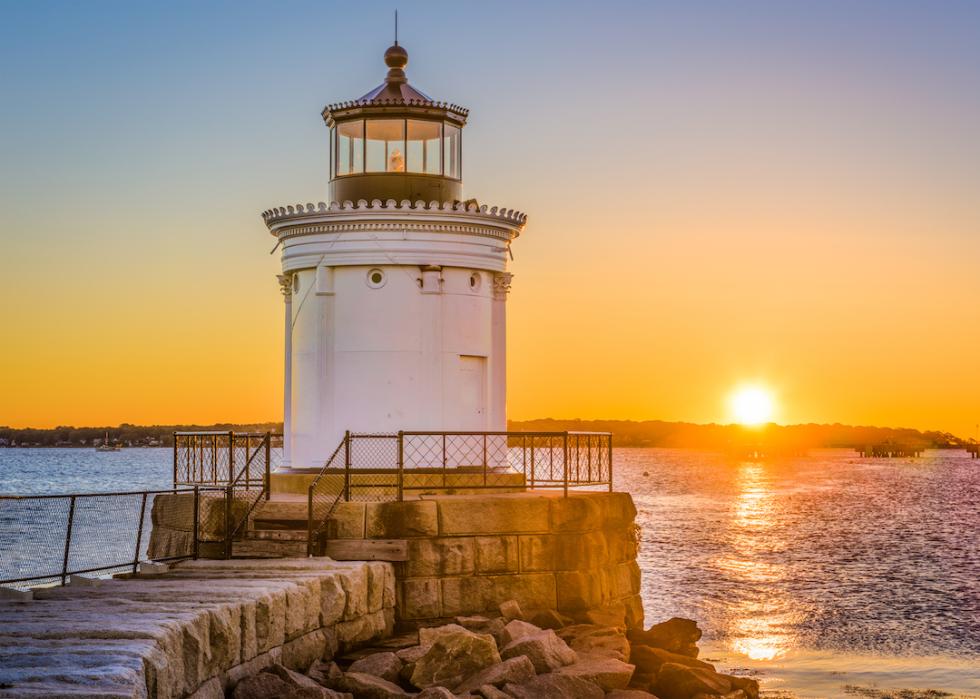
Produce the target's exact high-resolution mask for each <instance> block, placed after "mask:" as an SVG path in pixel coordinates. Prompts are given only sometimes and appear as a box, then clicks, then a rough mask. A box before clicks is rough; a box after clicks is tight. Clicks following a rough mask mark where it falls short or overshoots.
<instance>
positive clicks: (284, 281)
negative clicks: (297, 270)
mask: <svg viewBox="0 0 980 699" xmlns="http://www.w3.org/2000/svg"><path fill="white" fill-rule="evenodd" d="M276 279H278V280H279V291H280V292H281V293H282V295H283V297H284V298H285V300H286V301H289V299H290V297H291V296H292V295H293V275H291V274H277V275H276Z"/></svg>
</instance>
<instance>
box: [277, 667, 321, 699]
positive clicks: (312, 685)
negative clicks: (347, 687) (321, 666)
mask: <svg viewBox="0 0 980 699" xmlns="http://www.w3.org/2000/svg"><path fill="white" fill-rule="evenodd" d="M262 672H268V673H269V674H272V675H275V676H276V677H278V678H279V679H281V680H282V681H283V682H285V683H286V684H288V685H291V686H293V687H296V688H303V687H305V688H306V689H313V690H316V692H317V696H324V695H323V694H320V693H321V692H326V691H327V690H325V689H324V688H323V686H321V685H320V683H319V682H317V681H316V680H314V679H312V678H310V677H307V676H306V675H301V674H300V673H298V672H293V671H292V670H290V669H289V668H288V667H284V666H282V665H280V664H279V663H275V664H273V665H270V666H269V667H267V668H265V669H264V670H263V671H262Z"/></svg>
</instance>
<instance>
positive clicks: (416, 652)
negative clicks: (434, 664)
mask: <svg viewBox="0 0 980 699" xmlns="http://www.w3.org/2000/svg"><path fill="white" fill-rule="evenodd" d="M430 646H431V644H430ZM430 646H409V647H408V648H402V649H401V650H396V651H395V657H397V658H398V659H399V660H401V661H402V662H403V663H414V662H415V661H417V660H418V659H419V658H421V657H422V656H423V655H425V652H426V651H427V650H429V648H430Z"/></svg>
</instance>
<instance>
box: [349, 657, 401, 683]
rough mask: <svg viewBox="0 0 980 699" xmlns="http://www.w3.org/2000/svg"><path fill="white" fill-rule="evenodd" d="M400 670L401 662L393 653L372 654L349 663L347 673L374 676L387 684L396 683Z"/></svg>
mask: <svg viewBox="0 0 980 699" xmlns="http://www.w3.org/2000/svg"><path fill="white" fill-rule="evenodd" d="M401 669H402V661H401V660H400V659H399V658H398V656H397V655H395V654H394V653H372V654H371V655H366V656H364V657H363V658H361V659H360V660H357V661H355V662H353V663H351V666H350V667H349V668H347V671H348V672H360V673H363V674H365V675H374V676H375V677H380V678H382V679H385V680H388V681H389V682H397V681H398V673H400V672H401Z"/></svg>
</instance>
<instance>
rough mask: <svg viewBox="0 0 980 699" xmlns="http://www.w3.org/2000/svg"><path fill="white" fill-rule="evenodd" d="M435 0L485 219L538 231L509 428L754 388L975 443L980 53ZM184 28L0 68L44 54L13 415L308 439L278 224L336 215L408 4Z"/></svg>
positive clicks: (22, 187) (809, 418)
mask: <svg viewBox="0 0 980 699" xmlns="http://www.w3.org/2000/svg"><path fill="white" fill-rule="evenodd" d="M316 7H317V6H316V5H310V11H311V12H313V11H315V8H316ZM438 7H441V6H438ZM438 7H437V6H436V5H433V6H431V7H428V8H421V7H420V8H419V9H418V10H414V9H413V13H418V14H417V15H416V16H415V19H414V20H413V19H412V18H411V17H410V18H408V19H407V20H406V22H407V24H406V25H404V27H403V32H404V34H403V42H402V43H404V44H405V46H406V48H407V49H408V51H409V53H410V57H411V58H410V63H409V67H408V75H409V79H410V81H411V82H412V83H413V84H416V85H418V86H419V87H420V88H422V89H423V90H425V91H427V92H428V93H429V94H433V95H434V96H435V97H437V98H445V99H447V100H451V101H454V102H457V103H461V104H464V105H467V106H468V107H470V108H471V110H472V114H471V117H470V121H469V125H468V126H467V128H466V131H465V139H464V146H463V147H464V150H465V157H464V163H465V170H464V178H465V189H466V194H467V196H474V197H477V198H479V199H480V201H481V202H485V203H488V204H490V205H502V206H506V207H509V208H518V209H520V210H522V211H525V212H527V213H528V215H529V223H528V226H527V229H526V231H525V234H524V235H523V236H522V237H521V238H520V239H518V240H517V241H516V242H515V243H514V246H513V251H514V256H515V260H514V262H513V264H512V267H511V271H512V272H514V274H515V278H514V282H513V287H512V291H511V294H510V297H509V301H508V314H509V325H508V393H509V395H508V414H509V417H510V418H511V419H518V420H520V419H531V418H540V417H556V418H573V417H581V418H606V419H635V420H643V419H662V420H684V421H691V422H730V421H731V420H732V415H731V414H730V409H729V405H728V400H729V397H730V393H731V391H732V390H733V389H734V388H735V387H736V386H738V385H740V384H744V383H757V384H760V385H763V386H766V387H768V388H769V389H770V390H771V391H772V392H773V393H774V395H775V400H776V410H775V415H774V418H775V420H776V421H777V422H780V423H786V424H788V423H799V422H817V423H832V422H840V423H847V424H861V425H868V424H874V425H886V426H907V427H916V428H920V429H941V430H949V431H952V432H954V433H955V434H957V435H959V436H962V437H974V436H975V435H976V424H977V423H978V422H980V362H978V358H980V236H978V235H977V232H978V230H980V196H978V192H980V99H977V97H976V95H977V94H980V91H978V90H977V89H976V88H977V86H978V85H980V50H978V49H977V48H976V45H977V43H980V42H972V43H971V42H970V41H968V39H972V38H976V37H970V36H964V35H963V34H962V32H965V31H966V30H964V29H962V28H961V27H959V26H958V23H957V22H956V21H954V20H955V18H951V19H949V20H948V24H947V23H942V24H928V23H927V24H926V25H925V26H922V23H921V22H920V23H919V24H920V27H919V28H918V29H917V28H916V27H915V26H914V24H915V22H913V21H912V20H913V19H914V18H909V25H908V26H907V27H905V29H904V31H905V32H906V33H905V34H902V35H901V37H900V38H901V41H899V40H898V39H895V38H894V35H890V36H892V38H891V39H885V38H882V36H880V35H876V34H875V33H874V31H873V28H874V27H876V26H877V23H878V22H880V21H882V19H881V18H880V17H877V16H874V15H873V13H870V12H869V13H868V14H869V16H867V17H866V16H860V17H853V16H847V15H846V13H844V12H843V10H841V16H839V17H834V16H830V17H827V16H823V15H821V17H819V18H817V19H819V20H820V21H809V22H803V21H801V20H800V18H798V17H792V16H789V14H786V15H785V16H784V15H780V14H779V12H775V16H774V17H769V18H767V20H766V21H769V22H775V23H776V24H777V25H778V24H779V22H780V21H782V22H783V24H782V25H779V26H778V29H779V31H778V32H773V31H772V27H771V26H761V24H759V23H760V22H762V20H756V22H755V23H752V22H748V20H745V19H744V18H735V19H731V18H729V19H730V21H729V22H728V23H727V24H723V23H721V22H720V20H718V21H717V22H716V23H715V24H714V25H712V26H711V27H710V31H709V30H708V29H706V28H704V27H702V26H701V25H699V24H698V22H699V21H700V20H699V19H698V18H697V16H696V14H695V13H690V14H689V13H687V12H685V11H684V10H681V9H677V10H675V11H673V12H672V13H670V14H661V15H658V14H657V13H655V12H653V11H652V10H649V9H648V8H645V7H641V6H638V5H630V4H628V3H627V4H625V5H624V6H623V7H621V8H620V10H621V12H620V13H619V14H618V15H617V17H618V19H616V20H615V21H613V20H608V18H607V20H608V21H607V20H603V21H605V22H606V24H600V25H597V24H596V20H595V18H594V17H592V16H591V15H590V13H592V12H595V11H596V10H595V9H594V8H593V9H586V8H582V9H581V10H579V9H576V8H572V9H569V10H568V22H569V30H568V34H567V36H566V37H565V40H563V41H557V40H553V39H548V38H546V37H545V35H546V34H547V27H548V17H547V13H545V12H544V11H541V12H540V13H539V12H538V11H537V10H526V11H525V10H522V9H521V6H520V5H517V4H514V5H506V6H504V9H503V10H501V12H500V13H499V14H500V16H496V13H494V12H491V11H490V9H489V8H486V9H477V8H475V7H472V8H468V9H467V10H466V12H467V13H469V14H470V15H472V17H470V19H473V20H474V22H475V23H476V25H477V26H471V24H473V23H471V22H468V21H463V20H460V19H458V18H457V19H453V18H452V17H448V16H445V12H444V11H440V10H439V9H438ZM835 7H838V8H843V7H845V6H844V5H836V6H835ZM157 11H160V12H162V11H163V10H157ZM207 11H213V10H207ZM964 11H965V10H964ZM25 12H26V10H25ZM133 12H136V10H133ZM175 12H178V11H177V10H175ZM179 12H183V13H186V16H184V15H181V16H179V17H176V18H174V17H171V16H169V15H168V16H167V17H166V18H165V19H166V20H167V21H163V22H156V23H153V22H149V23H147V22H144V21H137V19H140V20H145V19H146V18H143V17H139V18H138V17H136V16H133V17H131V18H130V19H131V20H132V25H131V26H130V25H127V26H128V29H129V31H130V32H132V33H134V35H133V36H130V37H129V38H128V39H127V40H126V42H124V43H121V44H120V45H118V46H115V45H113V47H112V50H109V49H105V52H106V53H105V55H103V54H102V53H100V51H102V49H100V48H99V43H100V42H103V43H105V42H108V43H109V44H113V42H117V41H119V42H122V41H123V40H122V39H117V38H114V37H115V35H114V34H113V28H112V26H105V27H104V29H103V30H102V31H103V32H104V33H103V34H96V35H95V36H86V37H82V36H80V35H79V36H76V35H75V34H73V33H72V32H73V31H75V29H73V28H72V26H71V25H70V23H69V21H68V19H65V20H64V21H65V25H64V26H63V27H61V31H63V32H65V33H66V35H67V36H68V37H69V38H70V41H69V48H70V49H71V51H72V52H74V54H75V55H77V56H79V57H80V58H79V64H78V65H68V64H65V63H58V62H57V61H55V60H54V59H51V60H52V61H53V62H52V64H51V65H48V64H45V63H44V60H43V59H42V58H41V56H42V53H43V51H44V50H45V46H48V47H50V46H51V45H53V44H51V42H53V41H54V39H55V38H56V37H55V36H54V35H45V36H31V35H30V32H28V34H27V36H25V37H23V38H22V39H21V40H20V41H21V42H22V43H20V44H17V45H15V46H8V48H7V49H0V51H11V52H12V53H13V52H14V51H15V50H17V51H20V52H22V54H21V55H22V56H23V52H28V54H27V55H28V57H29V58H32V59H33V60H21V61H20V62H19V63H18V71H17V72H16V75H15V76H7V77H0V89H2V90H3V93H4V94H5V95H8V96H10V97H12V98H16V99H14V100H13V102H15V103H16V106H12V107H11V109H10V111H9V112H8V113H7V114H6V115H5V116H0V126H2V129H0V131H2V135H0V156H2V157H0V190H2V192H0V205H2V206H3V210H4V220H3V222H2V224H0V226H2V232H3V243H4V251H3V253H2V254H0V323H2V326H0V327H2V330H0V333H2V342H0V425H9V426H13V427H25V426H34V427H51V426H56V425H76V426H82V425H114V424H118V423H120V422H130V423H137V424H173V423H198V424H208V423H214V422H254V421H265V420H281V418H282V342H283V337H282V299H281V296H280V294H279V291H278V286H277V283H276V280H275V274H276V273H277V271H278V255H271V256H270V255H269V254H268V253H269V250H271V249H272V247H273V245H274V244H275V241H274V239H273V238H272V237H271V236H269V235H268V233H267V232H266V230H265V227H264V225H263V223H262V220H261V218H260V217H259V212H260V211H262V210H263V209H266V208H269V207H271V206H276V205H281V204H285V203H295V202H306V201H320V200H322V199H324V197H325V192H326V181H327V165H326V162H327V146H326V128H325V127H324V126H323V124H322V121H320V118H319V110H320V108H321V107H322V106H323V104H326V103H327V102H333V101H337V100H342V99H349V98H353V97H356V96H357V95H359V94H361V93H363V92H366V91H367V90H368V89H370V88H371V87H372V86H374V85H375V84H376V83H378V82H380V80H381V78H382V76H383V66H382V64H381V60H380V57H381V53H382V52H383V50H384V48H385V47H386V46H387V41H388V37H387V36H386V35H384V36H376V35H375V34H376V32H374V31H373V29H372V27H373V24H374V23H376V21H380V20H378V17H381V16H385V17H386V16H387V13H388V8H387V6H384V7H382V6H380V4H379V7H377V8H372V9H370V10H364V13H365V14H364V16H363V17H360V16H357V15H356V13H353V14H352V16H351V18H350V21H351V22H352V23H354V24H355V25H356V27H357V28H358V31H360V32H361V33H362V34H363V35H364V36H368V37H369V39H370V40H362V41H358V42H352V40H350V39H349V38H347V34H346V33H344V32H341V31H340V30H339V29H329V28H324V27H322V26H321V27H320V30H322V31H325V32H331V31H333V32H335V34H331V35H330V36H329V37H328V38H329V39H331V40H329V41H328V40H324V41H321V42H319V43H316V44H315V45H314V42H312V41H310V42H309V43H307V42H304V41H301V40H297V41H296V42H295V45H290V46H283V47H282V54H283V55H269V54H268V53H266V52H255V51H254V46H255V45H256V44H257V42H258V41H259V40H260V38H261V36H262V32H263V30H264V29H265V28H266V26H267V23H268V21H269V17H267V16H265V15H263V14H262V13H263V12H264V10H262V9H260V8H250V9H249V11H248V12H246V13H243V16H241V17H237V16H236V18H234V19H233V20H229V25H228V35H227V36H226V37H224V38H222V39H221V41H222V42H224V43H223V46H222V50H221V51H218V50H217V49H208V48H205V47H204V45H203V44H200V43H198V42H197V40H198V39H202V37H203V36H204V33H203V30H201V31H202V33H201V35H200V36H196V35H195V36H191V37H190V38H188V37H187V33H188V32H195V31H198V30H196V29H195V28H194V26H196V22H197V18H196V16H195V14H194V10H193V6H189V7H186V8H183V9H182V10H179ZM785 12H786V13H789V11H788V10H786V11H785ZM813 12H816V10H813ZM881 12H886V10H885V9H882V10H881ZM719 14H724V11H721V10H719ZM103 19H104V18H103ZM124 19H125V18H124ZM808 19H811V20H813V19H814V18H808ZM476 20H478V22H477V21H476ZM961 20H962V18H961ZM118 21H123V20H118ZM25 22H26V20H25ZM92 22H93V25H94V23H95V20H94V19H93V20H92ZM413 22H414V25H413V24H412V23H413ZM937 22H938V20H937ZM205 24H206V23H205ZM312 24H317V23H315V22H314V23H312ZM709 24H710V23H709ZM959 24H962V22H960V23H959ZM15 25H16V23H15ZM515 25H519V26H515ZM633 25H635V26H633ZM715 25H717V26H715ZM25 26H27V25H26V24H25ZM31 26H33V25H31ZM504 26H507V27H512V29H511V30H510V33H509V34H508V35H507V37H506V39H502V41H505V42H506V46H505V47H498V50H497V51H496V52H494V53H493V54H491V55H488V53H489V52H488V51H487V50H486V46H484V44H485V43H486V41H487V39H486V36H490V35H495V36H501V34H495V32H493V31H490V29H492V28H493V27H498V28H502V27H504ZM903 26H904V25H903ZM15 28H16V26H15ZM862 28H864V29H866V30H867V31H866V33H864V34H862ZM21 29H23V27H21ZM83 30H84V27H79V28H78V29H77V31H79V32H81V31H83ZM91 30H92V27H89V31H91ZM25 31H26V30H25ZM31 31H41V30H35V29H32V30H31ZM297 31H306V30H302V29H297ZM308 31H313V30H312V29H309V30H308ZM139 32H147V33H148V34H146V35H141V34H139ZM436 32H442V34H440V36H442V37H443V39H444V40H440V41H431V40H430V39H431V38H432V36H431V35H432V34H433V33H436ZM649 32H655V36H653V37H652V38H650V37H648V34H649ZM814 33H815V37H813V38H808V37H809V35H810V34H814ZM976 33H980V32H974V34H976ZM354 34H357V32H354ZM672 34H678V36H677V37H676V38H672ZM644 37H647V38H650V43H649V44H641V42H642V41H643V40H644ZM718 37H721V38H722V40H723V41H724V42H727V43H724V44H723V45H722V47H723V48H726V49H727V50H721V49H720V48H718V43H717V41H718V40H719V39H718ZM0 38H7V39H9V40H10V41H14V40H15V39H17V37H14V36H13V35H11V36H9V37H4V36H0ZM653 39H656V41H653ZM536 41H537V42H538V43H537V44H535V42H536ZM587 41H592V42H593V44H594V45H595V46H596V47H597V50H595V51H590V52H584V51H581V50H580V47H581V46H583V45H585V42H587ZM129 42H132V43H129ZM699 42H700V43H699ZM712 42H714V43H712ZM869 42H870V47H869V46H868V43H869ZM875 42H877V43H875ZM8 43H9V42H8ZM709 44H710V45H711V46H713V47H714V48H711V46H709ZM29 45H30V46H33V48H30V47H29ZM136 46H139V47H140V50H138V51H137V50H136V48H135V47H136ZM481 46H483V48H480V47H481ZM647 46H652V47H655V48H645V47H647ZM577 47H578V48H577ZM916 47H917V48H918V49H919V50H918V51H915V50H912V49H914V48H916ZM927 49H928V52H931V53H928V52H927ZM66 50H67V49H66ZM188 52H189V53H188ZM257 54H258V55H257ZM504 54H506V55H504ZM0 55H2V54H0ZM337 55H343V56H344V57H345V64H344V65H342V66H338V65H336V61H334V57H335V56H337ZM449 56H451V57H452V60H448V58H447V57H449ZM130 59H131V60H132V62H133V63H134V64H135V65H134V66H129V67H126V68H122V67H119V66H120V61H122V62H125V61H127V60H130ZM943 61H945V62H947V63H948V64H949V66H947V69H946V70H945V71H944V72H931V71H930V70H929V68H930V65H931V64H932V63H935V62H943ZM178 62H184V63H182V64H180V65H178ZM55 64H57V65H55ZM193 68H196V69H197V70H194V69H193ZM967 68H969V70H968V69H967ZM61 73H66V74H65V75H61ZM56 74H57V75H56ZM474 75H479V76H481V79H480V82H479V84H477V81H473V80H470V79H469V78H470V77H471V76H474ZM58 76H60V77H58ZM270 76H271V77H270ZM267 78H268V79H270V80H271V79H274V80H275V81H278V82H275V84H276V86H277V87H276V89H275V90H269V91H265V90H262V89H257V88H256V85H263V84H267V83H266V82H264V81H265V80H266V79H267ZM59 81H61V82H59ZM74 84H83V85H85V89H86V90H87V92H85V93H82V92H79V91H80V90H81V89H82V88H73V87H72V85H74ZM268 84H272V83H268ZM271 95H274V99H271V98H270V96H271ZM61 100H68V101H71V100H76V102H75V104H76V107H75V113H74V114H73V118H72V119H65V118H63V115H61V114H58V113H57V112H55V111H54V108H55V105H56V104H58V103H59V102H60V101H61ZM77 100H81V101H77ZM192 105H193V108H192ZM36 144H41V145H36ZM418 427H424V426H418Z"/></svg>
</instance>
